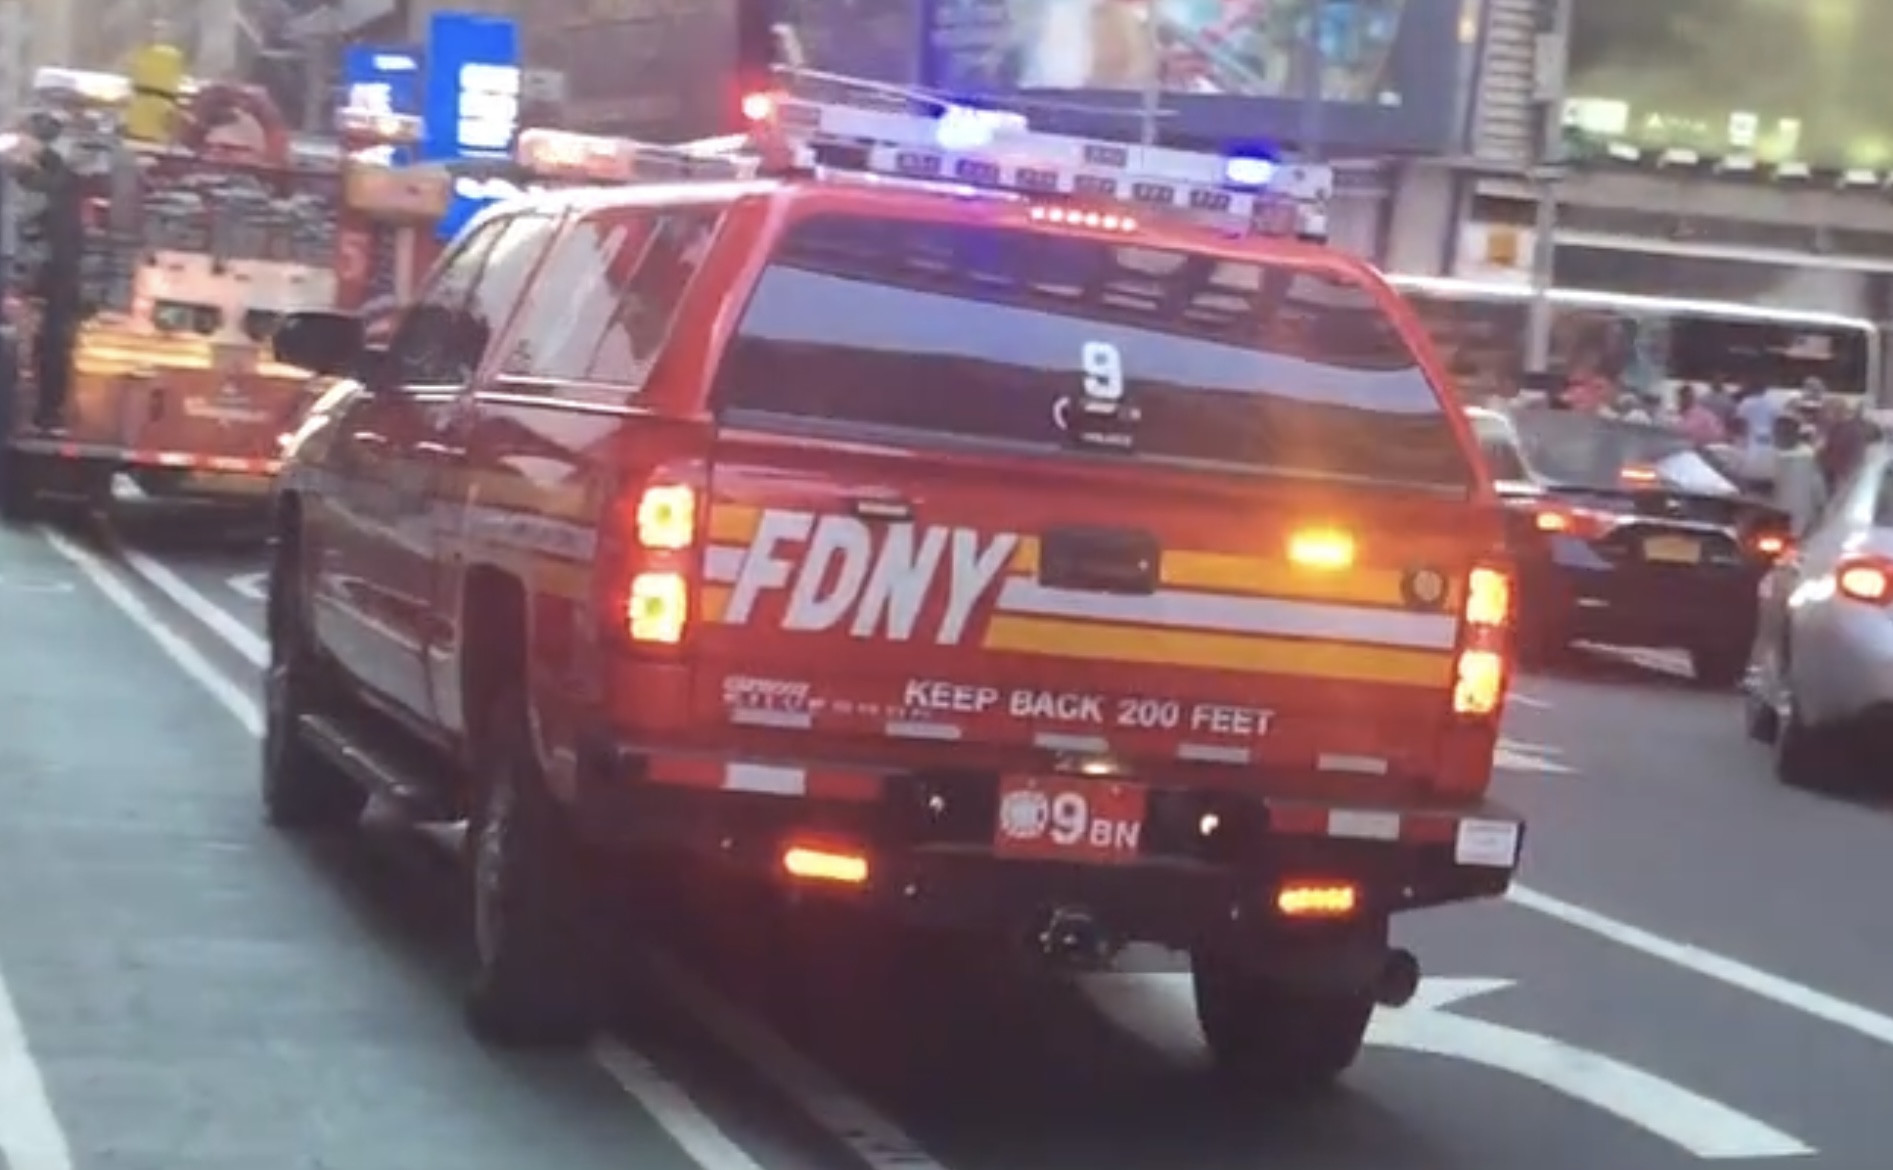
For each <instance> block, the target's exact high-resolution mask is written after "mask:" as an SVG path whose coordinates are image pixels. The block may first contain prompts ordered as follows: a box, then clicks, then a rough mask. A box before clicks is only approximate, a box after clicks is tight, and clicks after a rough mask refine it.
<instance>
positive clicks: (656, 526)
mask: <svg viewBox="0 0 1893 1170" xmlns="http://www.w3.org/2000/svg"><path fill="white" fill-rule="evenodd" d="M627 511H628V515H627V516H626V519H627V520H629V521H630V522H631V527H632V529H633V536H634V539H635V548H634V550H633V552H632V556H631V560H630V561H629V562H628V563H627V564H626V566H625V569H626V576H627V577H628V578H629V580H628V583H627V585H626V588H625V592H624V594H623V606H624V610H623V614H622V616H621V618H620V620H622V621H623V622H624V629H625V632H626V633H627V634H629V635H630V637H631V640H632V641H633V642H638V643H641V644H643V645H646V646H653V647H655V646H676V645H679V644H680V643H682V642H683V640H684V633H685V631H686V630H687V629H688V628H689V626H690V592H691V581H692V578H691V568H692V554H693V553H694V551H695V548H696V541H697V515H698V506H697V490H696V489H695V488H693V487H691V486H690V485H688V484H680V483H675V482H670V481H664V480H660V481H658V482H655V483H652V484H650V485H648V486H646V487H645V488H644V490H643V491H642V492H640V493H639V494H638V497H637V506H636V508H635V509H630V508H627Z"/></svg>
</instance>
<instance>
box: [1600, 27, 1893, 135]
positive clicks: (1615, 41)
mask: <svg viewBox="0 0 1893 1170" xmlns="http://www.w3.org/2000/svg"><path fill="white" fill-rule="evenodd" d="M1889 44H1893V4H1889V3H1887V0H1798V2H1796V3H1784V2H1782V0H1662V3H1652V2H1651V0H1583V3H1580V4H1578V5H1576V8H1575V12H1574V14H1573V21H1572V29H1571V75H1570V90H1571V96H1572V99H1573V100H1572V103H1571V105H1570V107H1569V109H1568V111H1567V117H1566V120H1567V122H1569V123H1571V124H1572V126H1573V128H1574V129H1577V130H1579V131H1581V132H1583V133H1584V135H1585V136H1586V137H1589V138H1593V139H1599V140H1604V141H1617V142H1623V143H1628V144H1631V145H1635V146H1639V147H1642V148H1644V149H1646V150H1664V149H1668V148H1680V149H1685V150H1693V151H1696V152H1698V153H1699V154H1703V155H1706V156H1710V157H1727V156H1730V155H1747V156H1752V157H1755V158H1758V159H1760V160H1762V161H1763V162H1769V163H1775V162H1801V163H1807V164H1809V165H1811V166H1817V167H1832V168H1836V169H1839V168H1848V167H1862V168H1874V169H1880V170H1886V169H1893V72H1889V71H1888V69H1887V68H1886V64H1885V61H1884V58H1885V54H1886V46H1887V45H1889Z"/></svg>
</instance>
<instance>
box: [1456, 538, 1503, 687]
mask: <svg viewBox="0 0 1893 1170" xmlns="http://www.w3.org/2000/svg"><path fill="white" fill-rule="evenodd" d="M1514 604H1515V602H1514V598H1513V593H1512V577H1511V574H1509V573H1507V572H1506V571H1505V570H1503V569H1499V568H1496V567H1493V566H1491V565H1480V566H1477V567H1475V568H1474V569H1473V570H1472V572H1471V573H1470V574H1468V575H1467V577H1466V601H1465V609H1464V612H1463V613H1462V615H1461V617H1462V620H1463V621H1464V623H1465V632H1464V635H1463V636H1462V638H1461V639H1460V644H1459V655H1458V657H1457V658H1456V659H1455V660H1454V662H1453V714H1455V715H1462V716H1468V717H1473V718H1485V717H1490V716H1495V715H1497V714H1498V713H1499V710H1500V708H1501V707H1503V706H1504V704H1505V684H1506V676H1507V673H1508V671H1507V665H1508V664H1507V662H1506V635H1507V633H1508V632H1509V631H1510V629H1511V625H1512V616H1513V608H1514Z"/></svg>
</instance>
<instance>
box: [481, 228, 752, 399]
mask: <svg viewBox="0 0 1893 1170" xmlns="http://www.w3.org/2000/svg"><path fill="white" fill-rule="evenodd" d="M720 213H721V209H720V208H679V209H672V210H658V209H652V208H614V209H611V210H608V211H602V212H598V213H595V214H593V215H589V216H587V217H586V218H585V219H584V220H583V221H581V222H580V223H578V224H577V225H575V226H574V227H573V228H572V229H571V230H570V231H569V232H567V233H566V234H565V235H564V237H562V238H561V239H560V240H559V242H558V244H557V245H556V246H555V247H554V248H553V251H552V254H551V255H550V256H548V257H547V258H546V265H545V268H544V269H542V270H541V273H540V278H539V288H538V290H537V291H536V292H535V295H534V296H533V298H532V301H531V303H530V304H529V305H528V306H527V307H526V311H525V315H524V317H523V318H522V320H521V323H520V325H519V327H518V329H517V333H516V339H515V340H514V342H513V344H512V346H511V348H510V351H509V352H508V354H507V358H506V363H505V366H504V367H503V370H502V372H503V373H506V374H510V375H513V376H516V377H522V378H531V379H544V380H547V381H554V382H591V383H605V384H609V385H615V386H623V387H629V388H633V389H635V388H637V387H640V386H642V385H643V384H644V379H645V377H646V376H647V375H648V374H649V372H650V368H651V365H652V363H653V362H654V361H655V360H656V358H657V354H658V352H659V350H660V349H661V348H662V346H663V343H664V340H665V338H666V337H667V336H668V335H669V332H670V327H671V322H672V321H673V319H674V318H675V317H676V314H677V306H678V304H679V303H680V302H681V301H682V299H683V294H684V290H685V289H686V288H688V287H689V284H690V280H691V278H692V277H694V276H695V275H696V273H697V269H698V267H699V266H700V265H701V264H702V262H703V256H704V253H705V252H706V251H708V248H709V243H710V239H711V236H712V235H713V234H714V232H715V230H716V225H717V222H718V219H719V217H720Z"/></svg>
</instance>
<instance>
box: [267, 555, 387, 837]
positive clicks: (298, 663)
mask: <svg viewBox="0 0 1893 1170" xmlns="http://www.w3.org/2000/svg"><path fill="white" fill-rule="evenodd" d="M299 550H300V546H299V544H298V542H297V539H296V536H295V534H294V533H289V534H286V535H285V536H284V537H283V539H282V541H281V543H280V545H279V546H278V548H277V552H276V559H275V562H274V564H273V565H272V566H271V569H270V587H269V632H270V659H269V668H268V670H267V672H266V673H265V675H264V681H263V695H264V708H265V714H264V727H263V759H262V798H263V813H264V816H265V817H266V818H267V819H268V820H269V822H270V824H272V825H276V826H277V827H279V828H284V829H323V828H342V827H346V826H348V825H352V824H354V823H355V821H356V820H357V819H359V818H360V816H361V813H362V809H363V808H364V807H366V806H367V804H368V793H367V792H366V791H365V790H364V789H362V788H361V787H360V786H359V785H357V784H356V783H355V782H354V781H353V780H351V779H350V778H349V777H348V776H347V774H345V773H344V772H343V771H342V770H341V769H340V768H337V767H336V766H335V765H334V764H332V763H330V762H329V760H328V758H327V757H325V756H323V755H322V754H321V753H319V752H317V751H316V750H315V749H314V748H312V747H310V746H309V742H308V741H307V740H306V739H304V738H303V735H302V730H301V720H302V716H303V715H305V714H310V713H315V712H319V711H322V710H323V709H324V707H325V705H326V704H328V703H330V701H331V699H332V697H333V694H334V690H335V688H334V687H333V685H332V681H331V678H330V676H329V673H328V667H327V665H326V664H325V663H323V662H322V661H321V659H320V658H319V657H318V656H317V655H316V653H315V649H314V647H313V646H311V645H310V643H309V633H308V622H307V609H306V607H305V606H304V605H303V603H302V597H303V592H302V589H303V584H302V578H301V573H300V569H299V566H298V562H299V556H298V553H299Z"/></svg>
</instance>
